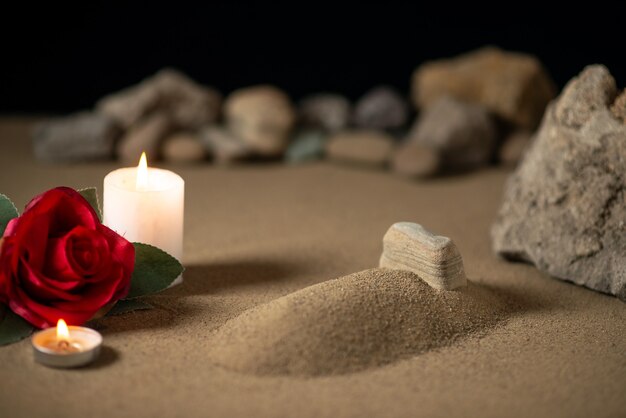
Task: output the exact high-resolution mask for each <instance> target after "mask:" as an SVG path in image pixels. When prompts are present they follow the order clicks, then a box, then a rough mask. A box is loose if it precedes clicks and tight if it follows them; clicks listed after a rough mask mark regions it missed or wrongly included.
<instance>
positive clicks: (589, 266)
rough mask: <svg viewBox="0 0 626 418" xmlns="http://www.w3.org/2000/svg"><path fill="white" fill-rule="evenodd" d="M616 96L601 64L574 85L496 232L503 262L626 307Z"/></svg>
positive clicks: (554, 110) (625, 148)
mask: <svg viewBox="0 0 626 418" xmlns="http://www.w3.org/2000/svg"><path fill="white" fill-rule="evenodd" d="M617 95H618V92H617V89H616V87H615V80H614V79H613V77H611V74H610V73H609V71H608V70H607V69H606V68H605V67H604V66H601V65H594V66H590V67H587V68H586V69H585V70H584V71H583V72H582V73H581V74H580V75H579V76H578V77H576V78H574V79H573V80H572V81H570V82H569V84H568V85H567V86H566V87H565V90H564V91H563V93H562V94H561V96H560V97H559V98H558V99H557V100H556V102H554V103H553V104H551V105H550V107H549V108H548V110H547V111H546V114H545V116H544V119H543V122H542V125H541V127H540V129H539V131H538V133H537V135H536V137H535V139H534V141H533V143H532V145H531V147H530V149H529V150H528V151H527V153H526V155H525V157H524V159H523V161H522V162H521V164H520V165H519V166H518V168H517V170H516V171H515V173H514V174H513V175H512V176H511V178H510V179H509V180H508V183H507V186H506V190H505V195H504V202H503V204H502V207H501V209H500V212H499V214H498V217H497V219H496V222H495V224H494V225H493V228H492V231H491V232H492V239H493V247H494V249H495V251H496V252H497V253H498V254H500V255H502V256H503V257H506V258H509V259H515V260H523V261H527V262H530V263H533V264H534V265H535V266H536V267H537V268H538V269H540V270H542V271H544V272H546V273H548V274H550V275H552V276H555V277H557V278H560V279H563V280H568V281H572V282H574V283H576V284H579V285H583V286H587V287H589V288H591V289H595V290H598V291H601V292H605V293H610V294H613V295H616V296H617V297H619V298H620V299H622V300H624V301H626V124H625V123H624V121H623V120H622V119H621V118H620V115H622V114H624V113H623V112H624V111H625V110H626V102H625V101H621V102H620V101H618V100H615V98H616V96H617ZM612 104H613V106H611V105H612Z"/></svg>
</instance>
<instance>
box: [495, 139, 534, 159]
mask: <svg viewBox="0 0 626 418" xmlns="http://www.w3.org/2000/svg"><path fill="white" fill-rule="evenodd" d="M531 140H532V133H530V132H528V131H515V132H511V133H510V134H509V135H507V136H506V138H504V141H502V145H500V149H499V150H498V161H499V162H500V163H502V164H504V165H508V166H515V165H517V163H519V162H520V160H521V159H522V157H523V156H524V152H526V149H527V148H528V146H529V145H530V142H531Z"/></svg>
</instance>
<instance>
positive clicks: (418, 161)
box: [392, 143, 441, 178]
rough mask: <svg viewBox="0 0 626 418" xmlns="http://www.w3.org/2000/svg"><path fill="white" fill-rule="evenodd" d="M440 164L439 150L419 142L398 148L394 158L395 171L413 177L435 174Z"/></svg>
mask: <svg viewBox="0 0 626 418" xmlns="http://www.w3.org/2000/svg"><path fill="white" fill-rule="evenodd" d="M440 165H441V161H440V157H439V153H438V152H437V150H435V149H434V148H432V147H426V146H424V145H421V144H417V143H407V144H403V145H402V146H400V147H399V148H398V149H396V151H395V152H394V154H393V159H392V167H393V171H395V172H396V173H398V174H400V175H402V176H406V177H413V178H423V177H430V176H433V175H435V174H437V172H438V171H439V167H440Z"/></svg>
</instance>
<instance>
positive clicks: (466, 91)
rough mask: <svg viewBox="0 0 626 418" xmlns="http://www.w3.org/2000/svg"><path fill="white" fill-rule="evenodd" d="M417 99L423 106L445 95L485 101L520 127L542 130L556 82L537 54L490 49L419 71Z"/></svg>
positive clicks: (416, 74) (414, 90) (431, 64)
mask: <svg viewBox="0 0 626 418" xmlns="http://www.w3.org/2000/svg"><path fill="white" fill-rule="evenodd" d="M412 84H413V85H412V99H413V102H414V103H415V105H416V106H418V107H420V108H424V107H428V106H430V105H431V104H433V103H434V102H435V101H436V100H437V99H438V98H440V97H441V96H453V97H456V98H458V99H462V100H465V101H468V102H473V103H479V104H482V105H484V106H486V107H487V108H489V109H490V110H491V111H492V112H494V113H495V114H497V115H498V116H500V117H501V118H503V119H504V120H506V121H509V122H511V123H513V124H514V125H517V126H519V127H523V128H528V129H533V128H535V127H536V126H537V124H538V123H539V121H540V120H541V116H542V115H543V111H544V109H545V107H546V105H547V104H548V102H549V101H550V100H551V99H552V98H553V97H554V95H555V94H556V89H555V86H554V83H553V82H552V79H551V78H550V76H549V75H548V73H547V72H546V70H545V69H544V68H543V66H542V65H541V63H540V62H539V61H538V60H537V59H536V58H535V57H533V56H531V55H527V54H522V53H514V52H506V51H502V50H500V49H498V48H494V47H487V48H482V49H479V50H476V51H472V52H469V53H467V54H463V55H460V56H458V57H455V58H451V59H443V60H438V61H432V62H427V63H425V64H423V65H421V66H420V67H419V68H418V69H417V70H416V71H415V72H414V73H413V81H412Z"/></svg>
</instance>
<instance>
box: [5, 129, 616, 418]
mask: <svg viewBox="0 0 626 418" xmlns="http://www.w3.org/2000/svg"><path fill="white" fill-rule="evenodd" d="M31 126H32V120H29V119H23V118H22V119H20V118H11V119H9V118H5V119H3V120H1V121H0V170H1V175H0V192H1V193H4V194H7V195H8V196H10V197H11V198H12V199H13V200H14V201H15V202H16V204H17V205H18V207H23V206H24V204H25V203H26V202H27V201H28V200H29V199H30V198H31V197H32V196H34V195H35V194H37V193H39V192H41V191H44V190H46V189H48V188H51V187H54V186H59V185H67V186H72V187H76V188H79V187H86V186H94V185H96V186H99V187H100V188H101V184H102V180H103V178H104V176H105V175H106V174H107V173H108V172H109V171H111V170H112V169H114V168H117V167H118V166H117V165H115V164H114V163H110V162H106V163H104V162H103V163H92V164H78V165H66V166H56V165H45V164H40V163H36V162H35V161H34V160H33V157H32V153H31V149H30V141H29V136H28V130H29V129H30V127H31ZM170 168H173V169H174V170H176V171H177V172H178V173H179V174H180V175H182V176H183V178H184V179H185V181H186V199H187V200H186V218H185V233H186V238H185V258H184V262H185V264H186V267H187V271H186V272H185V282H184V283H183V284H182V285H181V286H178V287H176V288H173V289H170V290H168V291H166V292H164V293H162V294H160V295H157V296H153V297H150V298H148V300H149V301H150V302H151V303H152V304H153V305H154V306H155V307H156V308H155V309H153V310H149V311H138V312H134V313H130V314H126V315H121V316H115V317H108V318H104V319H101V320H98V321H96V322H95V323H94V324H92V326H94V327H97V328H98V329H99V331H100V332H101V333H102V334H103V336H104V349H103V352H102V355H101V357H100V359H99V360H98V361H97V362H96V363H94V364H92V365H91V366H89V367H86V368H83V369H77V370H54V369H49V368H46V367H43V366H41V365H38V364H35V363H34V362H33V358H32V352H31V347H30V343H29V341H23V342H20V343H18V344H14V345H11V346H8V347H0V416H2V417H18V418H19V417H29V418H32V417H85V416H89V417H94V418H100V417H102V418H104V417H106V418H110V417H118V416H119V417H124V416H132V417H155V416H164V417H183V416H184V417H206V416H216V417H218V416H221V417H251V416H253V417H294V416H297V417H359V418H362V417H368V416H381V417H382V416H384V417H421V416H428V417H451V416H464V417H503V416H507V417H509V416H510V417H528V416H532V417H535V418H540V417H618V416H626V397H625V393H626V392H625V388H626V304H624V303H623V302H620V301H619V300H618V299H616V298H614V297H611V296H607V295H604V294H600V293H596V292H593V291H591V290H589V289H585V288H582V287H578V286H575V285H572V284H570V283H566V282H563V281H560V280H555V279H552V278H550V277H548V276H546V275H543V274H541V273H539V272H538V271H537V270H536V269H535V268H533V267H532V266H529V265H525V264H515V263H508V262H505V261H503V260H500V259H498V258H497V257H495V256H494V255H493V253H492V250H491V245H490V240H489V228H490V226H491V223H492V222H493V219H494V217H495V214H496V211H497V209H498V205H499V204H500V200H501V196H502V188H503V185H504V182H505V180H506V178H507V175H508V172H506V171H503V170H500V169H492V170H483V171H480V172H478V173H474V174H469V175H464V176H452V177H445V178H442V179H433V180H429V181H427V182H410V181H406V180H403V179H399V178H396V177H394V176H392V175H390V174H389V173H388V172H384V171H377V170H365V169H357V168H351V167H343V166H339V165H332V164H330V163H314V164H309V165H301V166H286V165H281V164H257V165H246V166H241V167H233V168H216V167H213V166H210V165H207V166H197V167H180V168H175V167H170ZM397 221H408V222H417V223H420V224H422V225H424V226H425V227H427V228H429V229H431V230H434V231H437V232H438V233H440V234H442V235H445V236H448V237H451V238H452V239H453V240H454V242H455V243H456V245H457V246H458V248H459V250H460V252H461V254H462V255H463V261H464V266H465V273H466V275H467V277H468V280H469V281H470V284H469V287H468V288H467V289H465V290H461V291H454V292H450V293H441V292H439V291H434V290H433V289H430V288H428V287H426V286H425V285H424V284H423V283H422V282H420V281H419V280H418V279H416V278H415V276H413V275H412V274H409V273H399V272H391V271H387V270H379V269H373V270H372V268H375V267H376V266H377V265H378V260H379V258H380V255H381V250H382V237H383V235H384V234H385V232H386V231H387V229H388V228H389V226H390V225H392V224H393V223H394V222H397Z"/></svg>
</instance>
